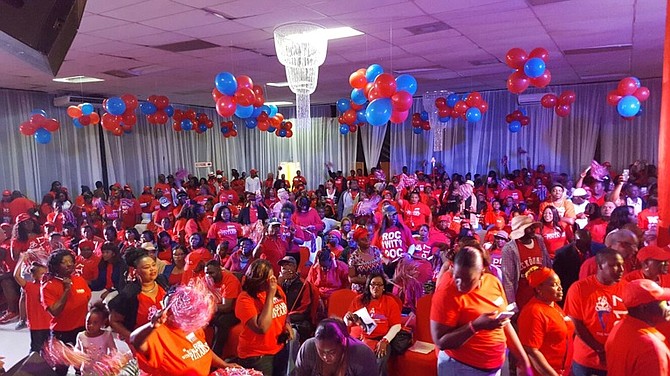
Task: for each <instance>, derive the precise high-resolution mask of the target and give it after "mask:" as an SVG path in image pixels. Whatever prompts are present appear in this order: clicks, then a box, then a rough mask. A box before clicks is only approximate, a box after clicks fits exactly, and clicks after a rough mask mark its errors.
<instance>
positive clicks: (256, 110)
mask: <svg viewBox="0 0 670 376" xmlns="http://www.w3.org/2000/svg"><path fill="white" fill-rule="evenodd" d="M261 112H263V107H254V112H252V113H251V117H252V118H254V119H255V118H257V117H258V115H260V114H261Z"/></svg>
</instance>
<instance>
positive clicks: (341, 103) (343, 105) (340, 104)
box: [337, 98, 351, 112]
mask: <svg viewBox="0 0 670 376" xmlns="http://www.w3.org/2000/svg"><path fill="white" fill-rule="evenodd" d="M349 108H351V104H350V103H349V100H348V99H347V98H340V99H338V100H337V109H338V110H339V111H340V112H344V111H346V110H348V109H349Z"/></svg>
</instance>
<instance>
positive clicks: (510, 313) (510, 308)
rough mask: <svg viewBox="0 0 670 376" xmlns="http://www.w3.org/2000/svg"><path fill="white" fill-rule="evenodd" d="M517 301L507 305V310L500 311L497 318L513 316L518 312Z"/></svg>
mask: <svg viewBox="0 0 670 376" xmlns="http://www.w3.org/2000/svg"><path fill="white" fill-rule="evenodd" d="M515 311H516V303H511V304H509V305H507V307H505V310H504V311H503V312H500V313H499V314H497V315H496V320H497V319H499V318H505V319H509V318H512V316H514V315H515V314H516V312H515Z"/></svg>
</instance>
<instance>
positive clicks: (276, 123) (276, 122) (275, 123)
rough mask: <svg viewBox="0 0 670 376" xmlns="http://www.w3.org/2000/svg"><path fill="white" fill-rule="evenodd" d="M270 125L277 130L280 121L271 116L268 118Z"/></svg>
mask: <svg viewBox="0 0 670 376" xmlns="http://www.w3.org/2000/svg"><path fill="white" fill-rule="evenodd" d="M270 125H272V126H273V127H275V128H279V126H280V125H281V120H279V118H278V117H276V116H273V117H271V118H270Z"/></svg>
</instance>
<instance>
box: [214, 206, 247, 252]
mask: <svg viewBox="0 0 670 376" xmlns="http://www.w3.org/2000/svg"><path fill="white" fill-rule="evenodd" d="M231 218H232V214H231V212H230V208H228V207H227V206H220V207H219V209H218V210H217V212H216V217H215V218H214V223H213V224H212V225H211V226H210V227H209V230H208V231H207V240H208V243H209V244H208V246H209V249H215V248H216V247H217V246H218V245H219V244H222V243H223V242H224V241H228V244H236V243H237V239H239V238H241V237H242V226H241V225H240V224H239V223H236V222H231Z"/></svg>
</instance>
